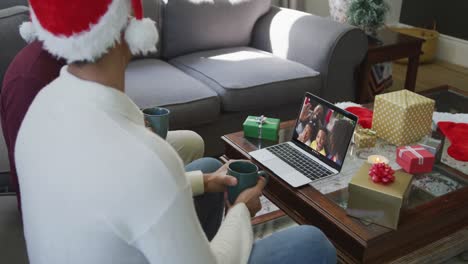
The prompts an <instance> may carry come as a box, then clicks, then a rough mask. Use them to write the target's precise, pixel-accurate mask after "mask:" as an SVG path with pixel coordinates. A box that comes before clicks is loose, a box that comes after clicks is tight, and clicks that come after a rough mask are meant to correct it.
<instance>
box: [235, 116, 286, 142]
mask: <svg viewBox="0 0 468 264" xmlns="http://www.w3.org/2000/svg"><path fill="white" fill-rule="evenodd" d="M279 126H280V120H279V119H276V118H268V117H264V116H248V117H247V119H246V120H245V122H244V124H243V127H244V136H246V137H251V138H258V139H266V140H272V141H277V140H278V131H279Z"/></svg>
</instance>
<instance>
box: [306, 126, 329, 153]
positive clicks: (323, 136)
mask: <svg viewBox="0 0 468 264" xmlns="http://www.w3.org/2000/svg"><path fill="white" fill-rule="evenodd" d="M326 144H327V130H326V129H325V128H324V127H320V128H319V131H318V132H317V136H316V137H315V140H314V141H312V143H311V144H310V147H311V148H312V149H314V150H316V151H318V152H319V153H320V154H322V155H324V156H326V155H327V153H326V151H325V146H326Z"/></svg>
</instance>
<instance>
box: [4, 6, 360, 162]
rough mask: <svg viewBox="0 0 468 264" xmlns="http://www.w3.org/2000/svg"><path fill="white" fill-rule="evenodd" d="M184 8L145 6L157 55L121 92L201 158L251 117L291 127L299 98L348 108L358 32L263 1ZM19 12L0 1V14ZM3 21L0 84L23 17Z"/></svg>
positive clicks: (144, 60)
mask: <svg viewBox="0 0 468 264" xmlns="http://www.w3.org/2000/svg"><path fill="white" fill-rule="evenodd" d="M164 2H167V3H164ZM191 2H192V1H188V0H170V1H162V0H145V1H144V8H145V14H146V16H149V17H151V18H153V19H154V20H155V21H157V23H158V25H159V28H160V34H161V37H160V38H161V40H160V42H159V52H158V53H157V54H151V55H149V56H146V57H140V58H136V59H135V60H134V61H133V62H132V63H131V64H130V66H129V67H128V71H127V76H126V82H127V83H126V89H127V94H128V95H129V96H130V97H131V98H132V99H133V100H134V101H135V102H136V103H137V104H138V105H139V106H140V107H148V106H154V105H160V106H167V107H168V108H170V109H171V110H172V115H171V128H172V129H191V130H194V131H197V132H198V133H200V134H201V135H202V137H203V138H204V140H205V143H206V154H207V155H210V156H213V155H218V154H221V153H222V151H223V148H222V143H221V141H220V139H219V138H220V136H221V135H223V134H225V133H228V132H233V131H237V130H240V129H241V124H242V121H243V119H245V117H246V116H247V115H249V114H265V115H268V116H272V117H279V118H281V119H283V120H287V119H290V118H293V117H295V115H296V114H297V111H298V104H299V102H300V100H301V97H302V96H303V94H304V93H305V92H306V91H308V92H312V93H314V94H317V95H320V96H322V97H324V98H326V99H328V100H330V101H332V102H336V101H344V100H351V101H352V100H354V98H355V94H354V93H355V79H354V78H355V75H354V72H355V69H356V66H357V65H358V64H359V63H360V62H361V60H362V59H363V57H364V54H365V51H366V49H367V39H366V37H365V35H364V33H363V32H362V31H360V30H358V29H356V28H353V27H350V26H347V25H343V24H339V23H336V22H333V21H331V20H329V19H327V18H322V17H318V16H314V15H310V14H306V13H302V12H298V11H294V10H289V9H281V8H278V7H274V6H270V1H269V0H255V1H244V2H243V4H242V1H239V2H241V4H237V5H236V4H232V3H230V1H228V0H216V1H214V2H215V4H193V3H191ZM24 4H25V0H7V1H5V0H2V2H1V3H0V9H2V8H7V7H9V6H12V5H24ZM0 12H1V13H0V14H1V15H0V17H1V16H3V18H0V28H1V34H2V39H1V41H0V49H1V50H2V55H1V57H0V81H1V80H2V79H3V74H4V71H5V70H6V67H7V65H8V64H9V62H10V61H11V59H12V58H13V57H14V55H15V54H16V53H17V52H18V50H19V49H20V48H22V47H23V46H24V45H25V43H24V42H23V41H22V40H21V39H20V38H19V35H18V32H17V26H18V24H19V23H20V22H21V21H23V20H25V19H27V17H28V15H27V13H26V11H25V10H24V8H23V9H21V8H20V7H15V8H13V9H11V8H10V9H6V10H5V9H4V10H2V11H0ZM5 14H6V15H5ZM5 17H6V18H5ZM5 28H6V30H5Z"/></svg>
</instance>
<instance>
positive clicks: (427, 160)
mask: <svg viewBox="0 0 468 264" xmlns="http://www.w3.org/2000/svg"><path fill="white" fill-rule="evenodd" d="M434 161H435V157H434V155H433V154H432V153H431V152H429V151H427V150H426V149H425V148H423V147H422V146H420V145H414V146H403V147H399V148H397V157H396V162H397V163H398V164H399V165H400V166H401V167H402V168H403V170H405V171H406V172H408V173H413V174H416V173H425V172H430V171H432V166H433V165H434Z"/></svg>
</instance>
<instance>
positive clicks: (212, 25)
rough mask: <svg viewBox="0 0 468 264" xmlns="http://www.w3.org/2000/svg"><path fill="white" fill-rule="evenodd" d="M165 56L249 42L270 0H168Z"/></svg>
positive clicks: (166, 1) (266, 10)
mask: <svg viewBox="0 0 468 264" xmlns="http://www.w3.org/2000/svg"><path fill="white" fill-rule="evenodd" d="M164 2H165V4H164V6H163V12H162V19H163V22H162V25H163V31H162V56H163V57H165V58H167V59H171V58H174V57H177V56H180V55H183V54H187V53H191V52H195V51H202V50H209V49H219V48H228V47H238V46H247V45H249V43H250V37H251V34H252V29H253V27H254V25H255V22H256V21H257V19H258V18H260V17H261V16H262V15H264V14H265V13H267V12H268V10H269V9H270V6H271V0H165V1H164Z"/></svg>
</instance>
